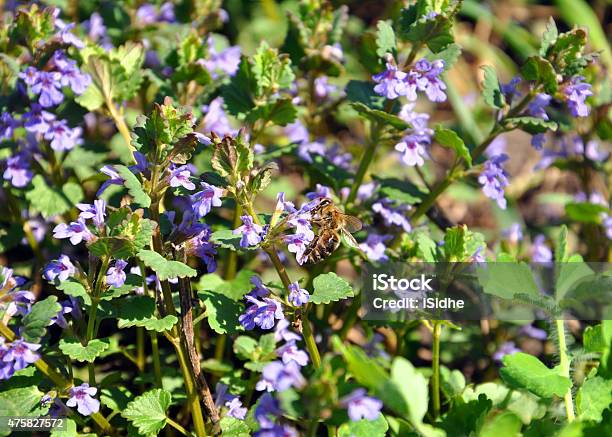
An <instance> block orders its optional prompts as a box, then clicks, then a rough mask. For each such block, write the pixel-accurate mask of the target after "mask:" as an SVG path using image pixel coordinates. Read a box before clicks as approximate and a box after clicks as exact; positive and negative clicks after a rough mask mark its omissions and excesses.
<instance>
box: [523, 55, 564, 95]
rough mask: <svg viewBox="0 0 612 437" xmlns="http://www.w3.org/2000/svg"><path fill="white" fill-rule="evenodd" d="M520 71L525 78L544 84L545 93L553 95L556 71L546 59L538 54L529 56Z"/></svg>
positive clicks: (555, 88) (555, 90)
mask: <svg viewBox="0 0 612 437" xmlns="http://www.w3.org/2000/svg"><path fill="white" fill-rule="evenodd" d="M521 73H523V77H524V78H525V79H526V80H531V81H535V82H537V83H538V84H542V85H543V86H544V91H546V93H547V94H550V95H554V94H555V93H556V92H557V89H558V85H557V73H556V72H555V69H554V67H553V66H552V64H551V63H550V62H548V61H547V60H546V59H544V58H541V57H540V56H531V57H529V59H527V62H526V63H525V65H523V68H521Z"/></svg>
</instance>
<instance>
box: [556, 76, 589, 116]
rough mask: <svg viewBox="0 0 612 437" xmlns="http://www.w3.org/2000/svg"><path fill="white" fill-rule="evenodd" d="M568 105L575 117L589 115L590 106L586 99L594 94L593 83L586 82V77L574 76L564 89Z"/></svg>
mask: <svg viewBox="0 0 612 437" xmlns="http://www.w3.org/2000/svg"><path fill="white" fill-rule="evenodd" d="M563 94H564V95H565V98H566V101H567V106H568V108H569V110H570V112H571V114H572V115H573V116H574V117H586V116H587V115H589V107H588V106H587V105H586V103H585V100H586V98H587V97H589V96H592V95H593V91H591V84H590V83H587V82H584V77H582V76H574V77H573V78H572V79H571V80H570V82H569V84H567V85H566V86H565V89H564V90H563Z"/></svg>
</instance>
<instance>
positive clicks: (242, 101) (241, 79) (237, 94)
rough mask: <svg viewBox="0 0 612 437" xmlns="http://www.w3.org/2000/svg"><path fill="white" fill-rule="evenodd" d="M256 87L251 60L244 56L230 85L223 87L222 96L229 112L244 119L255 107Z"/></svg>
mask: <svg viewBox="0 0 612 437" xmlns="http://www.w3.org/2000/svg"><path fill="white" fill-rule="evenodd" d="M256 87H257V84H256V82H255V77H254V75H253V71H252V70H251V64H250V63H249V59H248V58H247V57H246V56H242V58H241V60H240V65H239V66H238V71H237V72H236V74H235V75H234V76H233V77H232V78H231V80H230V83H229V84H228V85H224V86H222V87H221V95H222V96H223V101H224V103H225V107H226V108H227V111H228V112H229V113H230V114H232V115H234V116H236V117H242V116H244V115H245V114H246V113H248V112H249V111H250V110H251V109H252V108H253V107H254V106H255V103H254V102H253V94H255V89H256Z"/></svg>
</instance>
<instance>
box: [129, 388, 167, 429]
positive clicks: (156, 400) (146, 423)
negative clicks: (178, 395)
mask: <svg viewBox="0 0 612 437" xmlns="http://www.w3.org/2000/svg"><path fill="white" fill-rule="evenodd" d="M171 400H172V396H171V395H170V392H168V391H166V390H162V389H155V390H150V391H148V392H146V393H144V394H143V395H141V396H138V397H137V398H136V399H134V400H133V401H132V402H130V403H129V404H128V405H127V408H126V409H125V411H123V412H122V413H121V416H122V417H124V418H126V419H127V420H128V421H129V422H130V423H131V424H132V425H134V426H135V427H136V428H138V432H139V433H140V434H144V435H147V436H151V435H157V434H158V433H159V431H161V430H162V429H163V428H164V426H166V418H167V417H166V410H167V409H168V407H169V406H170V402H171Z"/></svg>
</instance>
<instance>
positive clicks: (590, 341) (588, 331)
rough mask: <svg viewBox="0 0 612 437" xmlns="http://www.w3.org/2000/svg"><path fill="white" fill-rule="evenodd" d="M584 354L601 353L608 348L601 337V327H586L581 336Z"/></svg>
mask: <svg viewBox="0 0 612 437" xmlns="http://www.w3.org/2000/svg"><path fill="white" fill-rule="evenodd" d="M582 343H583V345H584V351H585V352H587V353H588V352H603V351H604V349H606V347H607V346H608V345H607V344H606V340H605V339H604V336H603V329H602V325H601V324H599V325H595V326H587V327H586V328H585V329H584V333H583V334H582Z"/></svg>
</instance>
